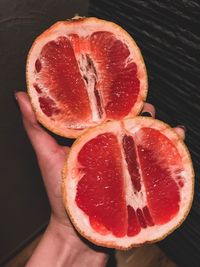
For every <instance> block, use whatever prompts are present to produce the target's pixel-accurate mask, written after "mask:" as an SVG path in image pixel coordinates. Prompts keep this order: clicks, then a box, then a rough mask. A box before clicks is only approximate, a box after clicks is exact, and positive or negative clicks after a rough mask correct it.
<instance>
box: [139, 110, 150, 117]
mask: <svg viewBox="0 0 200 267" xmlns="http://www.w3.org/2000/svg"><path fill="white" fill-rule="evenodd" d="M141 116H144V117H152V115H151V113H150V112H148V111H144V112H142V114H141Z"/></svg>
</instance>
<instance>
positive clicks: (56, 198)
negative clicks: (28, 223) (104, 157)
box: [16, 92, 185, 267]
mask: <svg viewBox="0 0 200 267" xmlns="http://www.w3.org/2000/svg"><path fill="white" fill-rule="evenodd" d="M16 98H17V101H18V103H19V107H20V110H21V113H22V119H23V124H24V127H25V130H26V132H27V134H28V137H29V139H30V141H31V143H32V145H33V148H34V150H35V153H36V156H37V159H38V164H39V167H40V170H41V173H42V177H43V181H44V185H45V188H46V191H47V195H48V198H49V202H50V205H51V210H52V214H51V219H50V223H49V225H48V227H47V230H46V232H45V234H44V237H43V240H42V241H41V242H40V244H39V246H38V248H37V249H36V251H35V252H34V254H33V256H32V257H31V259H30V261H29V263H28V265H27V266H41V267H43V266H49V267H50V266H55V267H56V266H63V265H64V264H67V265H68V266H80V265H81V266H87V265H88V264H89V263H90V262H93V265H94V264H95V263H94V262H96V264H95V266H105V264H106V261H107V258H108V257H107V254H106V253H105V251H102V249H97V247H96V246H93V245H91V246H90V245H88V242H85V241H84V239H82V238H80V236H79V234H78V233H77V232H76V231H75V230H74V228H73V226H72V225H71V222H70V221H69V218H68V216H67V214H66V212H65V209H64V205H63V201H62V195H61V171H62V168H63V164H64V161H65V160H66V157H67V154H68V152H69V148H68V147H63V146H60V145H59V144H57V142H56V141H55V140H54V139H53V137H51V136H50V135H49V134H48V133H47V132H46V131H45V130H44V129H43V128H42V127H40V125H39V124H38V122H37V120H36V118H35V115H34V112H33V110H32V107H31V104H30V100H29V97H28V96H27V94H26V93H23V92H18V93H16ZM142 115H146V116H152V117H155V108H154V107H153V106H152V105H151V104H148V103H146V104H145V105H144V108H143V110H142ZM175 131H176V132H177V133H178V134H179V135H180V136H181V137H182V138H183V139H184V135H185V133H184V130H183V129H182V128H180V127H176V128H175ZM49 242H51V243H52V242H53V243H54V244H52V246H51V247H49ZM66 242H67V243H66ZM63 248H64V251H63ZM50 252H51V257H50V255H49V253H50ZM60 252H62V253H61V254H62V255H61V254H60ZM69 254H70V256H69ZM58 258H59V259H58ZM55 259H56V262H55ZM41 260H42V261H43V263H42V264H43V265H42V264H41ZM84 263H85V265H84ZM38 264H39V265H38ZM56 264H57V265H56Z"/></svg>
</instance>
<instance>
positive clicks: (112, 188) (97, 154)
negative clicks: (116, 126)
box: [76, 133, 128, 237]
mask: <svg viewBox="0 0 200 267" xmlns="http://www.w3.org/2000/svg"><path fill="white" fill-rule="evenodd" d="M78 162H79V164H80V165H81V167H80V168H79V172H80V174H82V178H81V180H80V181H79V183H78V186H77V194H76V203H77V205H78V207H79V208H80V209H82V210H83V211H84V212H85V213H86V214H87V215H88V216H89V218H90V221H92V225H93V226H94V228H95V229H97V228H98V227H97V226H99V232H100V233H102V231H103V232H106V229H107V230H108V231H110V232H112V233H113V234H114V235H115V236H118V237H121V236H124V235H125V234H126V231H127V216H128V214H127V209H126V202H125V192H124V190H125V188H124V180H123V173H122V166H121V152H120V147H119V144H118V140H117V138H116V136H115V135H114V134H112V133H105V134H102V135H99V136H97V137H95V138H94V139H92V140H91V141H89V142H88V143H86V144H85V145H84V146H83V148H82V149H81V151H80V152H79V155H78ZM102 229H104V230H102Z"/></svg>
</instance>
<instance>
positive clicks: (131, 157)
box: [122, 135, 141, 192]
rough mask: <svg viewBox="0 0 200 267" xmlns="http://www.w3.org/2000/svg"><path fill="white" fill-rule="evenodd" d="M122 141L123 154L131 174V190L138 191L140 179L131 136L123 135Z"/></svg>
mask: <svg viewBox="0 0 200 267" xmlns="http://www.w3.org/2000/svg"><path fill="white" fill-rule="evenodd" d="M122 142H123V149H124V156H125V159H126V162H127V166H128V171H129V174H130V176H131V180H132V184H133V190H134V191H138V192H139V191H140V190H141V181H140V174H139V165H138V162H137V155H136V148H135V143H134V140H133V137H132V136H128V135H124V137H123V141H122Z"/></svg>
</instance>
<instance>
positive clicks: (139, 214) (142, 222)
mask: <svg viewBox="0 0 200 267" xmlns="http://www.w3.org/2000/svg"><path fill="white" fill-rule="evenodd" d="M136 214H137V218H138V221H139V223H140V226H141V227H142V228H147V223H146V221H145V218H144V215H143V213H142V211H141V209H139V208H138V209H137V210H136Z"/></svg>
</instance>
